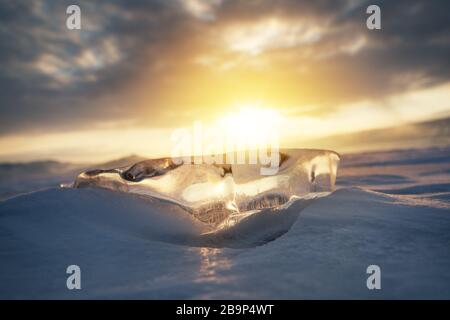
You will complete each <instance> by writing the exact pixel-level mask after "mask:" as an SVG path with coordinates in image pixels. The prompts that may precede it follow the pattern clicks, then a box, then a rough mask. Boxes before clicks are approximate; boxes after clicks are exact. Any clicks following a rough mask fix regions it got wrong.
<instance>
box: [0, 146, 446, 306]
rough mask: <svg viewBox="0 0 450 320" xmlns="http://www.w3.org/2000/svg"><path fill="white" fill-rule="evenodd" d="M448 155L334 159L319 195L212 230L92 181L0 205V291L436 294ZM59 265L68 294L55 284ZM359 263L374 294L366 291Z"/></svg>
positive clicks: (150, 200) (187, 295)
mask: <svg viewBox="0 0 450 320" xmlns="http://www.w3.org/2000/svg"><path fill="white" fill-rule="evenodd" d="M449 154H450V148H446V149H425V150H408V151H397V152H396V151H390V152H377V153H367V154H354V155H343V156H342V157H341V159H342V160H341V161H342V163H341V165H340V167H339V175H338V179H337V182H336V189H337V190H336V191H335V192H333V193H332V194H330V195H328V196H327V197H319V198H310V199H306V198H307V195H305V196H303V197H302V198H301V199H300V200H295V198H293V199H292V200H290V201H289V202H287V203H285V204H284V205H281V206H279V207H278V208H277V209H271V208H266V209H263V210H261V211H260V212H259V213H258V214H253V215H250V216H248V217H247V218H246V219H242V220H241V221H240V222H239V223H238V224H235V225H233V226H230V227H229V228H223V229H220V230H216V231H214V232H211V231H212V230H214V228H213V226H211V225H210V224H206V223H202V222H201V221H199V220H198V219H196V218H194V217H193V216H192V215H191V214H189V213H187V212H186V210H185V209H184V208H183V207H182V206H180V205H178V204H174V203H173V201H167V200H163V199H158V198H154V197H148V196H142V195H138V194H132V193H126V192H118V191H114V190H107V189H102V188H91V189H89V188H80V189H74V188H51V189H47V190H44V191H38V192H33V193H29V194H25V195H21V196H18V197H15V198H12V199H8V200H6V201H0V261H1V263H0V284H1V290H0V298H1V299H26V298H28V299H51V298H53V299H61V298H67V299H82V298H84V299H96V298H97V299H109V298H112V299H116V298H119V299H129V298H134V299H151V298H153V299H213V298H215V299H281V298H286V299H296V298H307V299H323V298H331V299H342V298H350V299H382V298H387V299H432V298H437V299H449V298H450V273H449V272H448V270H450V250H449V243H450V233H449V230H450V215H449V209H450V189H448V188H447V189H443V187H442V184H443V183H445V182H447V183H448V181H450V159H449V160H446V161H444V160H443V157H445V156H446V155H447V157H448V155H449ZM394 160H395V161H394ZM419 160H420V161H419ZM107 168H108V167H105V169H107ZM16 175H17V176H19V175H23V176H21V177H20V179H21V180H22V181H25V180H26V177H27V176H28V175H29V172H27V171H25V170H18V171H16ZM52 183H53V180H49V185H51V184H52ZM433 184H440V185H441V187H439V188H436V187H430V186H432V185H433ZM355 185H357V186H358V187H354V186H355ZM414 186H416V187H417V188H415V189H414V190H413V189H412V187H414ZM5 187H6V186H5ZM380 188H381V189H382V190H385V191H386V193H382V192H375V191H373V190H378V189H380ZM399 189H402V190H404V192H403V194H398V192H397V191H398V190H399ZM389 190H394V191H395V193H394V192H392V191H389ZM408 190H409V191H408ZM407 192H409V193H407ZM315 194H317V193H314V192H312V193H309V194H308V195H310V196H314V195H315ZM71 264H77V265H79V266H80V268H81V271H82V273H81V274H82V275H81V283H82V289H81V290H68V289H67V287H66V280H67V276H68V275H67V274H66V268H67V266H69V265H71ZM371 264H377V265H379V266H380V268H381V287H382V289H381V290H368V289H367V287H366V280H367V277H368V274H367V273H366V268H367V266H368V265H371Z"/></svg>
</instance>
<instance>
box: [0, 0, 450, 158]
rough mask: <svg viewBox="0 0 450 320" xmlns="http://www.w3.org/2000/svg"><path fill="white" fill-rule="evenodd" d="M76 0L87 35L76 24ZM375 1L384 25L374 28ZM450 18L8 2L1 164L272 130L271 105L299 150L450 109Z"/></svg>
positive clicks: (424, 11) (308, 8) (231, 0)
mask: <svg viewBox="0 0 450 320" xmlns="http://www.w3.org/2000/svg"><path fill="white" fill-rule="evenodd" d="M71 4H77V5H79V7H80V8H81V29H80V30H69V29H67V27H66V19H67V17H68V15H67V14H66V8H67V6H69V5H71ZM371 4H376V5H378V6H379V7H380V8H381V27H382V28H381V30H369V29H368V28H367V27H366V19H367V17H368V16H369V15H368V14H367V13H366V8H367V7H368V6H369V5H371ZM449 12H450V2H449V1H439V0H432V1H427V0H424V1H418V0H408V1H402V0H390V1H356V0H332V1H331V0H330V1H323V0H316V1H300V0H278V1H271V0H209V1H202V0H185V1H182V0H150V1H137V0H132V1H125V0H117V1H114V0H108V1H106V0H105V1H103V0H97V1H73V0H71V1H64V0H62V1H56V0H47V1H45V0H37V1H26V0H23V1H22V0H16V1H0V98H1V99H0V161H29V160H35V159H58V160H63V161H74V162H76V161H88V162H95V161H100V160H108V159H111V158H114V157H118V156H124V155H127V154H131V153H134V154H140V155H144V156H159V155H167V154H168V153H170V151H171V149H172V148H173V141H172V135H173V132H174V131H175V130H177V129H179V128H188V129H189V128H191V129H192V128H193V127H195V123H198V122H201V123H202V124H203V125H204V126H205V127H208V126H209V127H215V126H216V123H218V122H220V121H221V120H223V119H231V121H233V120H236V121H237V122H239V121H241V122H245V123H258V124H260V125H261V126H267V121H268V120H267V118H268V117H261V114H267V112H269V114H272V113H273V112H275V113H276V115H277V116H276V118H277V119H281V120H280V123H281V125H280V128H281V129H280V130H281V133H280V136H281V142H280V143H281V145H282V146H285V145H286V146H290V147H302V143H303V142H304V141H307V140H308V139H313V138H318V137H326V136H330V135H335V134H341V133H351V132H358V131H360V130H368V129H373V128H384V127H391V126H396V125H400V124H403V123H409V122H417V121H425V120H429V119H437V118H443V117H448V116H450V62H449V58H448V57H449V56H450V19H449ZM242 110H244V111H242ZM245 110H247V111H248V110H250V111H248V112H247V111H245ZM270 112H272V113H270ZM269 118H270V116H269ZM191 129H189V130H191ZM247 131H248V128H247ZM239 132H240V131H238V133H239ZM368 143H370V142H368ZM337 151H339V150H337Z"/></svg>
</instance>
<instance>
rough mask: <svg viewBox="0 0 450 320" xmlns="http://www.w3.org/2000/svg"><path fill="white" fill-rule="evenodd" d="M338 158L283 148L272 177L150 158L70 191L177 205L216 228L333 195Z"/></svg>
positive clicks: (95, 175) (82, 180)
mask: <svg viewBox="0 0 450 320" xmlns="http://www.w3.org/2000/svg"><path fill="white" fill-rule="evenodd" d="M339 160H340V158H339V155H338V154H337V153H336V152H333V151H328V150H311V149H286V150H282V151H281V152H280V165H279V168H278V172H277V173H276V174H274V175H270V176H263V175H261V171H260V168H261V165H259V164H223V165H220V164H211V165H208V164H192V163H182V164H176V163H178V162H177V161H173V160H172V159H171V158H161V159H150V160H144V161H141V162H138V163H136V164H134V165H131V166H128V167H122V168H113V169H109V170H91V171H86V172H83V173H81V174H80V175H78V177H77V178H76V180H75V182H74V184H73V187H75V188H86V187H100V188H107V189H112V190H117V191H122V192H128V193H133V194H140V195H145V196H150V197H155V198H159V199H164V200H168V201H171V202H173V203H176V204H178V205H180V206H182V207H183V208H185V209H186V210H187V211H188V212H190V213H191V214H192V215H193V216H195V217H196V218H197V219H199V220H201V221H202V222H205V223H208V224H211V225H214V226H218V225H221V224H223V222H224V221H227V220H230V217H243V216H247V215H249V214H253V213H255V212H258V211H259V210H262V209H267V208H274V209H277V208H281V207H282V206H285V205H286V204H288V203H289V201H290V200H292V199H293V198H298V197H300V198H301V197H308V198H310V197H311V196H314V194H317V195H324V194H327V193H329V192H332V191H333V190H334V185H335V181H336V174H337V168H338V164H339Z"/></svg>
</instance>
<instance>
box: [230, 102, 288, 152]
mask: <svg viewBox="0 0 450 320" xmlns="http://www.w3.org/2000/svg"><path fill="white" fill-rule="evenodd" d="M222 125H223V126H224V128H225V130H226V131H227V136H228V137H230V138H232V139H233V141H235V142H236V143H237V145H238V146H239V147H240V148H241V149H242V148H245V149H247V148H248V149H257V148H259V147H262V146H266V145H268V144H271V143H272V142H273V141H272V139H273V138H274V137H278V136H279V134H278V133H279V125H280V115H279V113H278V112H277V111H276V110H274V109H271V108H266V107H261V106H260V105H258V104H249V103H246V104H240V105H238V107H237V108H236V111H235V112H232V113H229V114H227V115H226V116H225V117H224V118H223V119H222Z"/></svg>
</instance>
